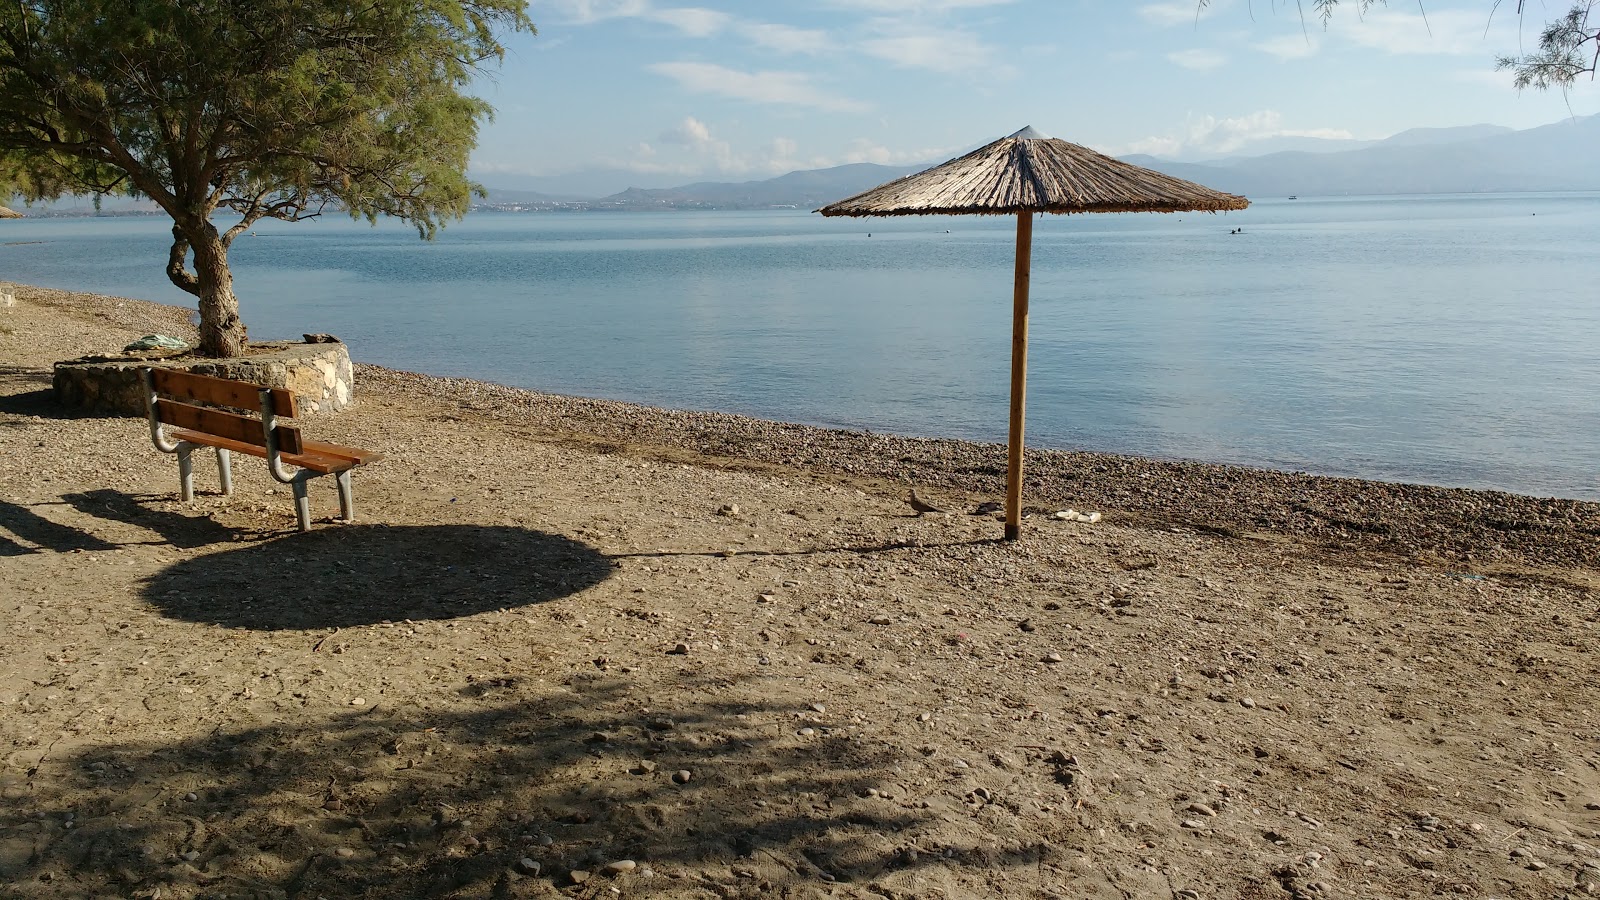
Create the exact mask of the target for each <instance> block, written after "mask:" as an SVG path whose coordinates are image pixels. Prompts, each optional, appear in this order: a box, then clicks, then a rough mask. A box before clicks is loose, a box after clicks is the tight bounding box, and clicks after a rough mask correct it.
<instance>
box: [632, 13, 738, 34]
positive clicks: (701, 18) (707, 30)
mask: <svg viewBox="0 0 1600 900" xmlns="http://www.w3.org/2000/svg"><path fill="white" fill-rule="evenodd" d="M644 17H645V18H647V19H651V20H652V21H656V22H661V23H664V24H667V25H671V26H672V27H673V28H676V29H678V30H679V31H681V32H683V33H684V34H686V35H688V36H690V37H702V38H703V37H711V36H712V35H714V34H716V33H717V32H719V31H721V30H722V29H724V28H726V27H727V26H728V24H729V23H730V22H732V21H733V17H732V16H730V15H728V14H727V13H725V12H718V11H717V10H714V9H702V8H700V7H696V6H682V7H673V8H669V9H654V10H650V11H649V12H647V13H645V14H644Z"/></svg>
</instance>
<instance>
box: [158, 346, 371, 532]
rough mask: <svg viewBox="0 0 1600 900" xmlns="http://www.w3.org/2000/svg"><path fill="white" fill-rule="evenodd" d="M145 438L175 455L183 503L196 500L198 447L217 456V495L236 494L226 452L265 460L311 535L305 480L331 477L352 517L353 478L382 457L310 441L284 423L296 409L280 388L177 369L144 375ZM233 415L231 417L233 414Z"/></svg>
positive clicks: (345, 516)
mask: <svg viewBox="0 0 1600 900" xmlns="http://www.w3.org/2000/svg"><path fill="white" fill-rule="evenodd" d="M143 374H144V380H145V388H146V401H147V402H146V407H147V409H148V411H149V416H150V440H151V442H152V443H154V444H155V446H156V449H157V450H160V451H161V452H163V453H176V454H177V455H178V483H179V487H180V489H181V492H182V496H183V499H184V500H185V501H186V502H187V501H189V500H193V499H194V465H193V463H192V461H191V456H192V455H193V453H194V451H195V450H196V449H198V448H201V447H210V448H212V449H214V450H216V452H217V473H218V475H219V477H220V478H221V481H222V492H223V493H224V494H231V493H233V475H232V472H231V470H230V468H229V461H228V458H229V454H231V453H233V452H235V451H237V452H239V453H243V454H246V455H248V456H256V457H260V458H262V459H265V460H266V461H267V468H268V471H270V472H271V473H272V477H273V478H274V479H276V480H278V481H280V482H283V483H284V484H288V485H290V486H292V487H293V488H294V507H295V517H296V518H297V519H298V520H299V523H300V530H301V531H309V530H311V506H310V501H309V500H308V499H307V496H306V482H308V481H310V480H311V479H313V478H317V477H320V476H323V475H332V476H333V480H334V482H335V483H336V484H337V485H338V489H339V513H340V518H342V519H344V520H345V521H347V522H349V521H353V520H354V519H355V499H354V492H353V491H352V489H351V485H350V472H351V470H352V469H355V468H357V467H359V466H364V465H367V464H368V463H374V462H377V461H379V460H381V459H383V454H382V453H375V452H373V451H371V450H362V449H360V448H358V447H346V446H343V445H340V444H328V443H323V442H321V441H312V440H307V439H306V438H305V437H304V436H303V435H302V434H301V433H300V428H299V426H297V425H294V424H284V423H281V422H280V421H279V419H280V418H290V419H292V418H293V416H294V414H295V410H296V409H297V408H298V407H297V405H296V403H295V399H294V394H293V393H292V392H291V391H289V390H287V389H285V388H270V387H266V386H264V385H259V384H251V383H249V382H244V381H234V380H232V379H228V378H215V377H212V376H210V375H196V374H193V373H191V372H184V371H180V370H177V369H156V368H149V369H145V370H144V373H143ZM230 410H233V411H230Z"/></svg>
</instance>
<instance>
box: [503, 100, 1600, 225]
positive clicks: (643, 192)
mask: <svg viewBox="0 0 1600 900" xmlns="http://www.w3.org/2000/svg"><path fill="white" fill-rule="evenodd" d="M1272 141H1273V142H1276V143H1273V142H1269V143H1265V144H1258V145H1256V146H1279V147H1294V148H1297V149H1279V150H1277V151H1275V152H1271V153H1265V154H1260V155H1253V156H1234V157H1228V158H1226V159H1213V160H1209V161H1206V162H1175V161H1173V160H1167V159H1160V158H1158V157H1154V156H1142V155H1135V156H1127V157H1123V158H1124V159H1126V160H1127V161H1128V162H1131V163H1134V164H1135V165H1140V166H1145V167H1146V168H1151V169H1155V170H1157V171H1160V172H1166V173H1168V174H1171V175H1176V176H1177V177H1179V178H1186V179H1189V180H1190V181H1195V182H1199V183H1200V184H1204V185H1206V186H1208V187H1213V188H1217V189H1218V190H1224V191H1229V192H1231V193H1236V194H1243V195H1245V196H1247V197H1251V196H1254V197H1282V196H1288V195H1290V194H1296V195H1301V196H1307V197H1311V196H1326V195H1352V194H1453V193H1478V192H1498V191H1593V190H1600V166H1595V165H1594V164H1593V162H1592V160H1593V159H1594V157H1595V154H1596V153H1597V152H1600V116H1588V117H1584V118H1578V119H1564V120H1562V121H1560V122H1556V123H1554V124H1551V125H1544V126H1541V127H1539V128H1530V129H1527V130H1525V131H1514V130H1512V129H1510V128H1505V127H1503V126H1499V125H1466V126H1461V127H1458V128H1413V129H1411V130H1409V131H1402V132H1400V133H1399V134H1396V135H1394V136H1392V137H1389V138H1386V139H1384V140H1381V141H1340V140H1327V139H1319V138H1282V139H1272ZM1306 148H1313V149H1306ZM926 167H927V165H920V166H880V165H873V164H871V163H856V164H854V165H847V166H834V167H833V168H829V169H813V170H807V171H799V172H790V173H788V174H787V175H780V176H778V177H776V178H768V179H764V180H761V181H744V182H720V181H703V182H696V183H694V184H685V185H680V186H677V187H650V186H637V187H630V188H628V189H627V190H625V191H621V192H618V193H613V194H610V195H609V196H605V197H602V198H599V199H594V200H589V201H586V202H581V203H576V204H574V203H572V202H571V201H573V200H574V198H573V196H572V195H571V194H570V193H569V194H567V195H566V196H560V195H552V194H541V193H532V192H527V191H522V192H519V191H514V190H507V189H504V188H502V187H498V186H496V187H491V188H490V197H491V199H493V200H495V201H499V202H507V203H511V202H515V203H525V202H531V201H545V202H551V201H566V202H567V203H566V205H581V206H585V207H588V208H604V209H767V208H772V207H785V206H793V207H795V208H797V209H815V208H817V207H819V206H823V205H825V204H828V203H831V202H833V201H835V200H841V199H843V198H845V197H848V196H850V195H851V194H856V193H860V192H861V191H864V190H867V189H869V188H873V187H876V186H878V185H880V184H883V183H884V182H887V181H891V180H893V179H895V178H899V177H902V176H904V175H909V174H911V173H912V172H916V171H919V170H921V169H924V168H926ZM616 174H617V173H610V177H616ZM552 183H553V182H552ZM502 198H504V199H502Z"/></svg>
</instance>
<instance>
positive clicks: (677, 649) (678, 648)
mask: <svg viewBox="0 0 1600 900" xmlns="http://www.w3.org/2000/svg"><path fill="white" fill-rule="evenodd" d="M667 655H668V656H688V655H689V645H688V644H673V645H672V649H671V650H668V651H667Z"/></svg>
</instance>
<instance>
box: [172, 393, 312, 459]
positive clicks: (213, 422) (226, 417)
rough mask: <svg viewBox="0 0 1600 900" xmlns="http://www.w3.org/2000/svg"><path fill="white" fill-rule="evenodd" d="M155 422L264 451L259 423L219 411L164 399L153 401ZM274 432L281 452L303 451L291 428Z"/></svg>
mask: <svg viewBox="0 0 1600 900" xmlns="http://www.w3.org/2000/svg"><path fill="white" fill-rule="evenodd" d="M156 419H158V420H159V421H162V422H165V423H166V424H168V425H176V426H177V427H179V428H186V429H189V430H190V431H197V432H204V433H205V434H211V435H216V436H217V437H223V438H228V439H230V440H235V441H241V442H243V443H247V444H254V445H256V446H258V447H265V446H266V443H267V438H266V435H264V434H263V433H262V431H261V420H260V419H255V418H251V417H250V416H241V415H238V414H236V413H230V412H223V411H222V410H220V409H208V408H206V407H204V406H190V405H189V404H187V403H178V402H177V401H174V400H167V399H164V398H163V399H158V400H156ZM273 431H274V433H275V434H276V435H277V438H278V450H279V451H280V452H282V453H285V454H292V453H300V452H301V451H302V450H303V449H304V447H303V445H302V444H301V440H300V429H298V428H295V427H293V426H291V425H279V426H277V427H276V428H274V429H273ZM186 440H187V439H186Z"/></svg>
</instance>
